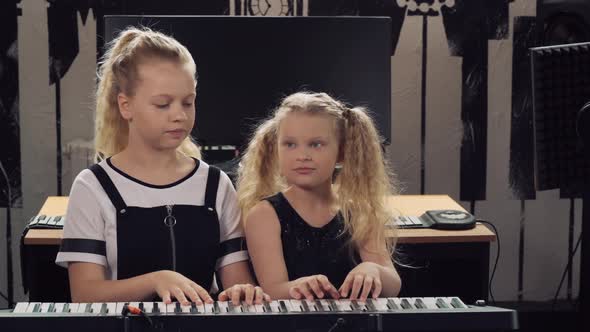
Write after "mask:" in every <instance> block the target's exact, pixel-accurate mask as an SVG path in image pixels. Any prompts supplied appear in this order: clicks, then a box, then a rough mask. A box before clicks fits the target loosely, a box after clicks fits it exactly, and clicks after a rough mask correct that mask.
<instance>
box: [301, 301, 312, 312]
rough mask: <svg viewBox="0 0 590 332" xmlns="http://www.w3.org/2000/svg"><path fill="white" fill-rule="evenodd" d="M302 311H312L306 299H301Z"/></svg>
mask: <svg viewBox="0 0 590 332" xmlns="http://www.w3.org/2000/svg"><path fill="white" fill-rule="evenodd" d="M301 311H303V312H310V311H311V310H310V309H309V306H308V305H307V301H305V300H302V301H301Z"/></svg>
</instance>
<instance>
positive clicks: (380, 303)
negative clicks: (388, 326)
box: [373, 297, 389, 311]
mask: <svg viewBox="0 0 590 332" xmlns="http://www.w3.org/2000/svg"><path fill="white" fill-rule="evenodd" d="M373 304H374V305H375V308H377V310H379V311H387V310H389V307H387V299H386V298H384V297H379V298H377V299H375V300H374V301H373Z"/></svg>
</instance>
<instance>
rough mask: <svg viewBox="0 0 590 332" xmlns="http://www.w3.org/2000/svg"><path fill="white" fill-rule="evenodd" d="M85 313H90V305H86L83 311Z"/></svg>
mask: <svg viewBox="0 0 590 332" xmlns="http://www.w3.org/2000/svg"><path fill="white" fill-rule="evenodd" d="M84 312H85V313H89V314H91V313H92V303H86V309H84Z"/></svg>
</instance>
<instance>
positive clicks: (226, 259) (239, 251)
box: [215, 172, 248, 269]
mask: <svg viewBox="0 0 590 332" xmlns="http://www.w3.org/2000/svg"><path fill="white" fill-rule="evenodd" d="M216 209H217V213H218V215H219V231H220V234H219V244H220V251H221V252H220V254H219V258H218V259H217V264H216V266H215V269H219V268H221V267H223V266H225V265H229V264H232V263H235V262H240V261H245V260H248V251H247V250H246V238H245V237H244V229H243V228H242V221H241V213H240V206H239V204H238V195H237V193H236V190H235V189H234V186H233V185H232V183H231V180H230V179H229V177H228V176H227V174H225V173H224V172H221V174H220V176H219V187H218V189H217V199H216Z"/></svg>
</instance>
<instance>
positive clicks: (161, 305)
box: [152, 302, 166, 315]
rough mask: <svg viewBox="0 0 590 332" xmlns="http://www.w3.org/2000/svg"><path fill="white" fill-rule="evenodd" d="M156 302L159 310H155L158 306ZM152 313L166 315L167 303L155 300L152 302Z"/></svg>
mask: <svg viewBox="0 0 590 332" xmlns="http://www.w3.org/2000/svg"><path fill="white" fill-rule="evenodd" d="M156 304H158V310H159V311H158V312H154V309H155V308H156ZM152 313H153V314H155V315H164V314H166V303H164V302H153V303H152Z"/></svg>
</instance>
